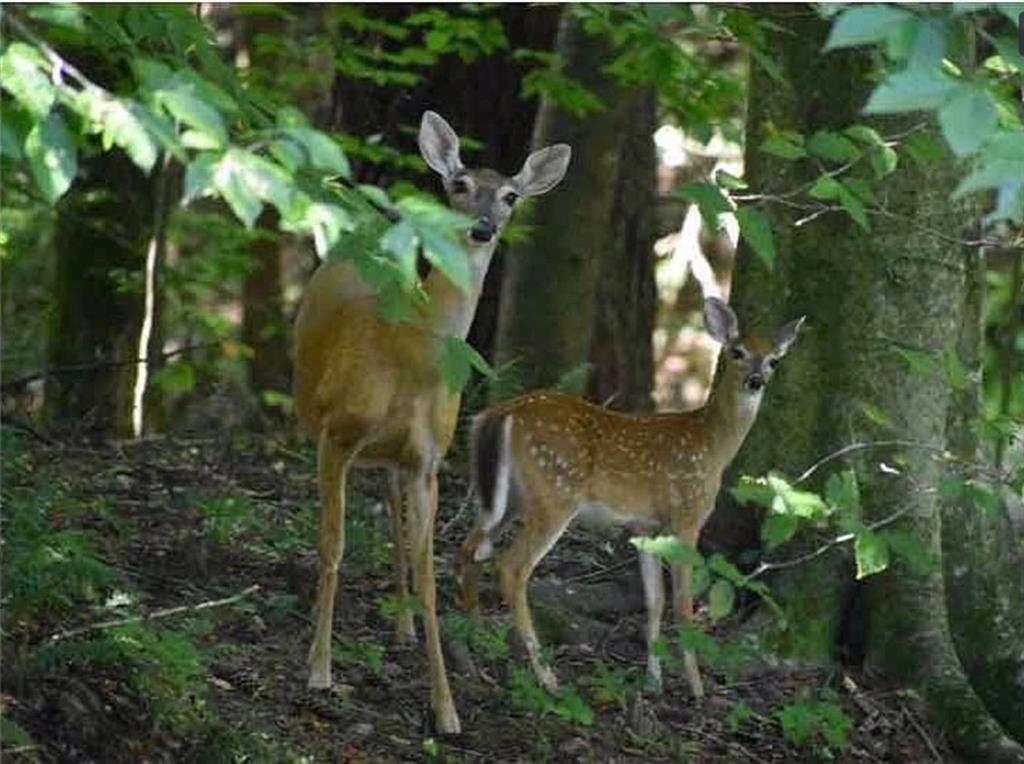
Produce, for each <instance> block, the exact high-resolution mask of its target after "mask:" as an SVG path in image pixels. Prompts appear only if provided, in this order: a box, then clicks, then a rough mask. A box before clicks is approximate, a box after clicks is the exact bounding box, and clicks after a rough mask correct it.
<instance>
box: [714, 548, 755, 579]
mask: <svg viewBox="0 0 1024 764" xmlns="http://www.w3.org/2000/svg"><path fill="white" fill-rule="evenodd" d="M708 570H710V571H711V572H713V573H717V574H718V575H720V576H722V578H724V579H726V580H728V581H731V582H732V583H734V584H736V585H737V586H740V585H743V584H745V583H746V581H747V577H746V576H745V575H743V571H741V570H740V569H739V568H737V567H736V566H735V565H733V564H732V563H731V562H729V561H728V560H727V559H725V556H724V555H721V554H719V553H717V552H716V553H715V554H713V555H711V557H709V558H708Z"/></svg>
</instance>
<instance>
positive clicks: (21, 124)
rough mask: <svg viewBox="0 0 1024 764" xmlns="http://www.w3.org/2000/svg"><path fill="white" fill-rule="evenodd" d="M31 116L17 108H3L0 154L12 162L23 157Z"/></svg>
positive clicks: (0, 125) (30, 125)
mask: <svg viewBox="0 0 1024 764" xmlns="http://www.w3.org/2000/svg"><path fill="white" fill-rule="evenodd" d="M31 123H32V118H31V117H30V116H29V115H28V114H27V113H25V112H24V111H21V110H20V109H17V108H12V107H11V106H7V107H5V108H4V113H3V119H0V156H5V157H7V158H8V159H10V160H12V161H14V162H20V161H21V160H22V159H24V158H25V152H24V150H23V148H22V147H23V146H24V145H25V137H26V136H27V135H28V132H29V130H31V129H32V124H31Z"/></svg>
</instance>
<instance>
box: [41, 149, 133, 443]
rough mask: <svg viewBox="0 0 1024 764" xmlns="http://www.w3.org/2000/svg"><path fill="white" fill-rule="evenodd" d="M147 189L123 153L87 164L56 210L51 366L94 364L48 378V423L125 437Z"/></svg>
mask: <svg viewBox="0 0 1024 764" xmlns="http://www.w3.org/2000/svg"><path fill="white" fill-rule="evenodd" d="M152 217H153V199H152V188H151V182H150V181H149V179H147V178H146V177H145V176H144V175H143V174H142V173H141V172H140V171H139V170H138V169H137V168H136V167H135V166H134V165H133V164H132V163H131V162H130V161H129V160H128V159H127V158H126V157H125V156H124V155H123V154H121V153H120V152H116V151H115V152H113V153H111V154H108V155H104V156H101V157H98V158H95V159H92V160H90V161H88V162H87V163H85V165H84V166H83V167H82V169H81V170H80V177H79V179H78V180H77V181H76V182H75V184H74V186H73V187H72V189H71V190H70V192H69V193H68V194H67V195H66V196H65V197H64V198H63V199H62V200H61V201H60V203H59V204H58V205H57V232H56V236H55V242H54V248H55V250H56V256H57V267H56V276H55V290H54V291H55V300H54V315H53V320H52V323H51V327H50V341H49V364H50V368H51V369H53V370H60V369H62V368H64V367H69V366H79V365H92V366H91V368H88V369H84V370H82V371H75V372H73V373H63V372H61V373H59V374H57V375H55V376H52V377H50V379H49V380H48V382H47V388H46V416H47V419H48V420H49V421H52V422H63V423H72V422H73V423H74V424H75V426H76V427H79V428H82V429H85V430H88V431H93V432H97V433H101V434H103V435H113V436H117V437H130V436H131V434H132V416H131V414H132V389H133V385H134V381H135V375H136V367H135V363H134V362H135V359H136V357H137V355H138V341H139V326H140V320H141V316H142V310H143V292H142V283H141V280H140V267H141V266H142V262H143V255H144V253H145V252H146V247H147V245H148V244H149V239H150V236H151V235H152Z"/></svg>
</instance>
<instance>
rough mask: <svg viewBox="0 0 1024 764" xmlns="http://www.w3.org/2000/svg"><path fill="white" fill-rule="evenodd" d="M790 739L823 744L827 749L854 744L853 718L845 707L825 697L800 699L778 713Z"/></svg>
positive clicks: (794, 741)
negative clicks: (851, 742) (852, 739)
mask: <svg viewBox="0 0 1024 764" xmlns="http://www.w3.org/2000/svg"><path fill="white" fill-rule="evenodd" d="M775 716H776V718H777V719H778V720H779V724H780V725H781V726H782V734H783V735H784V736H785V738H786V740H788V741H790V742H791V743H795V744H796V745H799V746H807V747H815V748H816V747H817V746H819V745H820V746H822V747H823V748H824V749H825V751H826V752H831V751H833V750H834V751H840V752H841V751H844V750H846V749H847V748H849V746H850V731H851V730H852V729H853V720H851V719H850V717H849V716H847V715H846V712H845V711H843V709H842V707H840V706H838V705H836V704H835V703H831V702H828V701H823V700H808V699H800V700H797V701H795V702H793V703H790V704H788V705H786V706H785V707H783V708H782V709H780V710H779V711H777V712H776V714H775Z"/></svg>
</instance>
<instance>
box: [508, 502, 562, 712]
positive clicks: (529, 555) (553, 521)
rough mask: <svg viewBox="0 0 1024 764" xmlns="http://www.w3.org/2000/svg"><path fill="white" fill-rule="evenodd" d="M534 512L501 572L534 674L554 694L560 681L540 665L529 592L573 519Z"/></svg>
mask: <svg viewBox="0 0 1024 764" xmlns="http://www.w3.org/2000/svg"><path fill="white" fill-rule="evenodd" d="M532 509H533V510H534V512H536V514H533V515H532V516H530V517H524V522H523V527H522V529H521V530H520V532H519V535H518V536H517V537H516V539H515V541H513V542H512V545H511V546H510V547H509V548H508V551H506V552H505V554H504V555H502V558H501V561H500V562H499V563H498V568H499V571H500V576H501V590H502V593H503V595H504V597H505V602H506V603H508V606H509V607H510V608H511V609H512V613H513V616H514V618H515V624H516V631H518V632H519V637H520V638H521V639H522V640H523V644H524V645H525V646H526V652H527V654H528V655H529V657H530V665H531V666H532V667H533V673H534V674H535V675H536V677H537V681H539V682H540V683H541V685H543V686H544V687H545V688H546V689H547V690H548V691H551V692H554V691H555V690H557V689H558V679H557V677H556V676H555V672H554V671H552V670H551V668H550V667H548V666H545V665H544V664H543V663H542V662H541V658H540V641H539V640H538V639H537V632H535V631H534V629H533V618H532V617H531V615H530V604H529V602H528V601H527V597H526V588H527V584H528V583H529V581H530V574H532V573H533V569H534V568H535V567H536V566H537V563H539V562H540V561H541V560H542V559H543V558H544V555H546V554H547V553H548V551H549V550H550V549H551V547H552V546H554V544H555V542H556V541H557V540H558V537H559V536H561V535H562V532H563V531H564V530H565V528H566V526H567V525H568V524H569V521H570V520H571V519H572V514H569V515H568V516H567V517H557V516H554V515H551V514H545V513H544V512H537V510H538V509H539V507H538V505H537V504H536V503H534V504H533V507H532Z"/></svg>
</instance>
